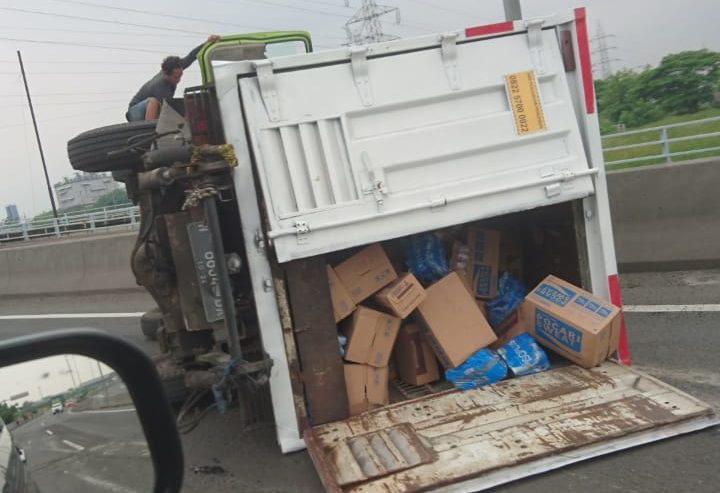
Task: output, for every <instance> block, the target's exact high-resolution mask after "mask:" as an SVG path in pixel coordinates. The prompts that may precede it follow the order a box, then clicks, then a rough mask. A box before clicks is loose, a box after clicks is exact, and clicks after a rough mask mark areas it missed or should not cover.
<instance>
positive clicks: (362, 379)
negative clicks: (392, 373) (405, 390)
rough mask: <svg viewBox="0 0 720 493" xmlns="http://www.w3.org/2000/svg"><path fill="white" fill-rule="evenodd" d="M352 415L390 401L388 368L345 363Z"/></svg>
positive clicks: (346, 385) (344, 368)
mask: <svg viewBox="0 0 720 493" xmlns="http://www.w3.org/2000/svg"><path fill="white" fill-rule="evenodd" d="M343 370H344V373H345V387H346V388H347V398H348V407H349V409H350V415H351V416H354V415H356V414H360V413H363V412H365V411H369V410H370V409H374V408H376V407H380V406H384V405H387V404H388V403H389V402H390V397H389V392H388V369H387V367H384V368H375V367H374V366H368V365H355V364H352V363H347V364H345V365H343Z"/></svg>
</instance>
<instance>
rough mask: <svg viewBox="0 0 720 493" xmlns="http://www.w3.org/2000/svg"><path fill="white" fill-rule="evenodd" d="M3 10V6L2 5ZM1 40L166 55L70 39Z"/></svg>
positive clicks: (1, 38) (163, 52)
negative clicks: (73, 41)
mask: <svg viewBox="0 0 720 493" xmlns="http://www.w3.org/2000/svg"><path fill="white" fill-rule="evenodd" d="M0 10H2V7H0ZM0 41H16V42H18V43H38V44H51V45H64V46H80V47H82V48H99V49H102V50H119V51H138V52H143V53H160V54H162V55H166V54H167V52H166V51H156V50H143V49H142V48H123V47H121V46H105V45H94V44H85V43H71V42H69V41H40V40H37V39H22V38H5V37H0Z"/></svg>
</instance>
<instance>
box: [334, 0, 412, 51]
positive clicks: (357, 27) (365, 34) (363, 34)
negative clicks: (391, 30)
mask: <svg viewBox="0 0 720 493" xmlns="http://www.w3.org/2000/svg"><path fill="white" fill-rule="evenodd" d="M345 6H346V7H349V6H350V1H349V0H345ZM388 14H395V23H396V24H400V9H398V8H397V7H389V6H387V5H378V4H377V2H375V0H362V7H360V9H359V10H358V11H357V12H355V14H354V15H353V16H352V17H351V18H350V19H348V21H347V22H346V23H345V33H346V34H347V44H349V45H362V44H368V43H375V42H378V41H390V40H393V39H398V36H393V35H391V34H385V33H384V32H383V26H382V22H381V17H383V16H385V15H388Z"/></svg>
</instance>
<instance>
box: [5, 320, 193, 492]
mask: <svg viewBox="0 0 720 493" xmlns="http://www.w3.org/2000/svg"><path fill="white" fill-rule="evenodd" d="M65 364H67V366H65ZM53 379H54V380H53ZM11 385H12V386H14V389H11ZM0 389H2V390H4V391H7V392H5V393H8V395H7V396H5V395H0V401H2V404H1V406H2V409H0V411H3V412H4V413H5V414H8V413H10V412H11V411H12V413H13V414H12V416H13V417H12V420H8V419H7V418H6V419H5V422H6V426H5V428H4V429H3V430H2V431H0V442H2V443H5V442H7V444H9V445H10V446H9V447H5V448H7V449H8V450H11V451H15V450H17V453H15V454H12V456H10V457H9V459H8V460H10V461H12V460H14V461H15V463H17V462H22V464H25V462H26V461H27V463H28V465H30V466H32V464H33V461H34V457H33V452H32V450H29V449H28V447H29V446H32V445H25V444H24V443H23V442H22V435H23V433H29V432H30V431H33V432H34V433H36V434H37V435H36V436H41V437H42V439H43V440H48V443H50V442H52V444H53V446H56V448H55V449H53V450H54V451H55V452H57V453H60V452H63V450H62V448H63V447H64V448H65V449H66V450H65V451H66V453H68V454H69V453H71V452H73V450H74V451H75V452H77V453H80V452H82V453H84V454H86V456H85V459H88V461H89V460H90V459H94V458H97V457H99V456H106V454H107V453H113V452H112V451H113V450H115V451H118V452H117V453H119V454H124V455H125V456H127V457H132V459H133V460H134V461H136V462H135V464H137V465H138V468H139V467H140V466H141V467H144V468H145V469H147V474H146V475H145V480H146V482H145V483H144V484H143V485H142V486H140V488H142V489H144V488H147V489H148V491H154V492H155V493H177V492H179V491H180V489H181V486H182V479H183V472H184V466H183V452H182V446H181V442H180V435H179V434H178V430H177V428H176V426H175V417H174V414H173V411H172V408H171V407H170V404H169V402H168V400H167V397H166V395H165V391H164V389H163V387H162V384H161V383H160V378H159V376H158V374H157V371H156V369H155V365H154V364H153V362H152V361H151V360H150V358H148V356H146V355H145V354H144V353H143V352H142V351H141V350H140V349H138V348H136V347H135V346H134V345H132V344H131V343H130V342H127V341H125V340H123V339H120V338H118V337H115V336H112V335H110V334H107V333H105V332H102V331H99V330H92V329H77V330H63V331H53V332H48V333H44V334H36V335H31V336H26V337H20V338H16V339H11V340H7V341H2V342H0ZM9 392H14V394H12V393H9ZM14 400H16V401H17V402H22V404H21V405H20V404H12V402H13V401H14ZM8 403H10V404H8ZM110 417H112V419H114V420H123V421H122V424H119V425H117V426H116V425H113V424H106V422H104V421H102V420H104V419H110ZM73 420H74V421H73ZM83 420H85V421H83ZM118 422H119V421H115V423H118ZM127 423H130V424H127ZM72 424H75V425H76V426H75V428H74V429H75V430H76V431H75V433H76V437H77V438H73V437H72V436H69V435H68V436H65V435H64V434H67V433H69V432H68V430H69V429H71V428H72V426H71V425H72ZM132 424H134V425H135V430H136V431H134V430H133V429H132V426H131V425H132ZM85 425H87V427H85ZM92 427H95V428H94V429H92ZM92 433H95V435H93V434H92ZM113 434H115V435H113ZM131 434H132V435H133V437H134V438H133V439H132V440H130V439H129V438H128V436H129V435H131ZM13 435H14V436H13ZM116 435H117V436H116ZM123 435H125V436H123ZM98 437H100V438H98ZM123 439H124V441H123ZM143 439H144V440H143ZM102 440H104V441H105V442H106V443H105V444H103V443H100V442H102ZM37 441H38V440H37V439H36V440H35V443H37ZM28 443H29V444H32V443H33V441H28ZM103 447H106V448H105V449H103ZM37 449H38V451H41V452H42V453H43V454H45V453H47V450H48V449H47V448H46V447H45V446H44V445H42V446H41V445H38V446H37ZM101 450H102V452H100V451H101ZM108 451H110V452H108ZM0 452H2V450H0ZM93 454H94V455H93ZM0 455H1V454H0ZM148 455H149V456H150V457H149V459H150V460H148V457H147V456H148ZM26 456H27V459H26ZM0 458H1V457H0ZM37 460H40V459H39V458H38V459H37ZM5 462H7V461H5ZM75 462H79V461H78V460H75ZM150 462H151V463H152V469H153V470H152V471H151V470H150V467H149V463H150ZM10 463H12V462H10ZM88 463H89V462H85V464H88ZM133 468H135V466H133ZM15 469H16V471H15V473H16V475H17V470H19V469H20V466H18V467H16V468H15ZM136 469H137V468H136ZM4 470H7V471H9V472H7V474H8V475H10V473H11V472H12V471H11V470H10V469H9V468H3V467H2V465H0V472H2V471H4ZM139 474H140V473H139V472H138V471H136V470H135V469H133V470H131V471H127V472H125V473H124V475H125V476H133V475H134V476H138V475H139ZM31 475H32V471H31V473H30V476H31ZM153 476H154V478H153ZM3 479H7V478H3V477H2V475H0V484H3V481H2V480H3ZM93 480H95V481H101V480H99V479H93ZM16 481H17V479H16ZM153 482H154V486H153ZM92 486H93V484H92V483H91V484H90V485H89V487H88V488H85V489H83V491H93V488H92ZM94 486H95V488H97V487H99V486H103V485H102V484H101V483H100V482H96V484H95V485H94ZM51 489H52V488H51ZM101 489H102V488H101ZM3 491H6V490H3ZM10 491H15V490H10ZM22 491H30V489H23V490H22ZM41 491H44V490H43V489H42V488H41ZM48 491H51V490H48ZM103 491H105V490H103ZM123 491H124V490H123ZM133 491H135V489H133Z"/></svg>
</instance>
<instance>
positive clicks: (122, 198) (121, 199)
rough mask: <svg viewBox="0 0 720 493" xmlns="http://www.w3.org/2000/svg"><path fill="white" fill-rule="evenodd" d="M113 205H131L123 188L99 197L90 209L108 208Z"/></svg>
mask: <svg viewBox="0 0 720 493" xmlns="http://www.w3.org/2000/svg"><path fill="white" fill-rule="evenodd" d="M113 205H116V206H117V205H128V206H129V205H132V203H131V202H130V199H129V198H128V196H127V192H125V189H124V188H117V189H115V190H113V191H112V192H109V193H106V194H105V195H101V196H100V197H98V199H97V200H96V201H95V203H94V204H93V206H92V207H93V208H96V207H110V206H113Z"/></svg>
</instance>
